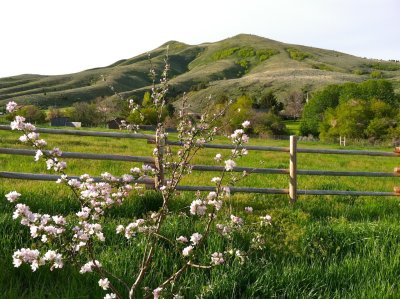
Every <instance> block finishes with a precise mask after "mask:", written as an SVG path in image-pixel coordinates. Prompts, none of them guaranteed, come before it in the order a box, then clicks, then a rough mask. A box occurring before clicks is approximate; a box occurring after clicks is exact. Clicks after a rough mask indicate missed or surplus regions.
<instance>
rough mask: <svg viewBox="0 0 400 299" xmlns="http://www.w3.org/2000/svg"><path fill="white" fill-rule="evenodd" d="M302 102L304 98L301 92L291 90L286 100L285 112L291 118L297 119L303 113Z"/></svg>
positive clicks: (303, 102)
mask: <svg viewBox="0 0 400 299" xmlns="http://www.w3.org/2000/svg"><path fill="white" fill-rule="evenodd" d="M304 104H305V98H304V94H303V93H302V92H299V91H293V92H291V93H290V94H289V97H288V98H287V101H286V107H285V114H286V115H287V116H290V117H292V118H295V119H298V118H299V117H300V116H301V114H302V113H303V107H304Z"/></svg>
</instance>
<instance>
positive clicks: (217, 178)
mask: <svg viewBox="0 0 400 299" xmlns="http://www.w3.org/2000/svg"><path fill="white" fill-rule="evenodd" d="M211 182H212V183H215V184H218V183H219V182H221V178H220V177H213V178H212V179H211Z"/></svg>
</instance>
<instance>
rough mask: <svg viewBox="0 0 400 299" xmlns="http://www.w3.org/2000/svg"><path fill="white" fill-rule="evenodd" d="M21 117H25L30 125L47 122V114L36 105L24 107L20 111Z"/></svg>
mask: <svg viewBox="0 0 400 299" xmlns="http://www.w3.org/2000/svg"><path fill="white" fill-rule="evenodd" d="M19 115H21V116H23V117H25V119H26V121H27V122H30V123H44V122H45V121H46V113H44V111H42V110H40V109H39V107H37V106H35V105H27V106H24V107H22V109H21V110H20V111H19Z"/></svg>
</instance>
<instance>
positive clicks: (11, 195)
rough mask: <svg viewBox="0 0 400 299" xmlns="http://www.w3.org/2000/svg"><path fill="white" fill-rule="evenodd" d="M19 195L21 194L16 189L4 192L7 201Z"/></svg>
mask: <svg viewBox="0 0 400 299" xmlns="http://www.w3.org/2000/svg"><path fill="white" fill-rule="evenodd" d="M20 196H21V194H20V193H18V192H17V191H11V192H10V193H7V194H6V198H7V200H8V201H9V202H14V201H16V200H17V199H18V198H19V197H20Z"/></svg>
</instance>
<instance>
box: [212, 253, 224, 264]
mask: <svg viewBox="0 0 400 299" xmlns="http://www.w3.org/2000/svg"><path fill="white" fill-rule="evenodd" d="M223 263H224V257H223V254H222V253H221V252H214V253H213V254H211V264H213V265H216V266H217V265H221V264H223Z"/></svg>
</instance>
